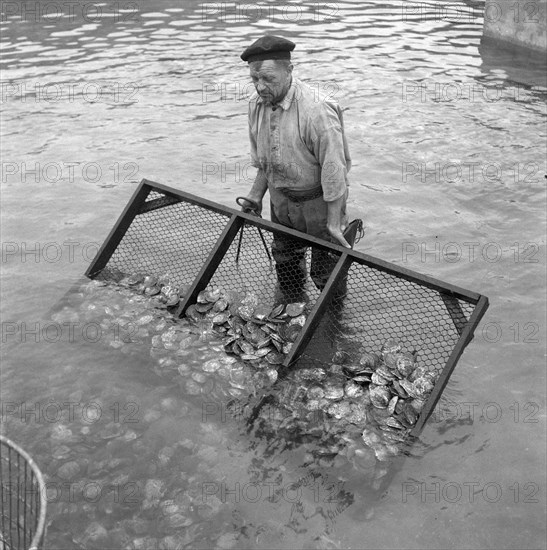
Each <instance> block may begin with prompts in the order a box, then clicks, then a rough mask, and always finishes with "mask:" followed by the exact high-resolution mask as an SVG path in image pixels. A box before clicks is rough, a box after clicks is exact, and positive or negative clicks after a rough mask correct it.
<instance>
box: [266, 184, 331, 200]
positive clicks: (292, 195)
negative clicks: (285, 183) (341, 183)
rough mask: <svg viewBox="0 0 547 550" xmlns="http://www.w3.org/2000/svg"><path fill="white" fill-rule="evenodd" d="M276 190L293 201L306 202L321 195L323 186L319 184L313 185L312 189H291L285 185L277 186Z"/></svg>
mask: <svg viewBox="0 0 547 550" xmlns="http://www.w3.org/2000/svg"><path fill="white" fill-rule="evenodd" d="M277 190H278V191H279V192H280V193H282V194H283V195H285V197H287V198H288V199H289V200H290V201H293V202H306V201H311V200H313V199H317V198H319V197H322V196H323V188H322V187H321V186H319V187H314V188H313V189H302V190H301V191H300V190H298V191H297V190H295V189H292V190H291V189H289V188H287V187H279V188H278V189H277Z"/></svg>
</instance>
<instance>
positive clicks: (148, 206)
mask: <svg viewBox="0 0 547 550" xmlns="http://www.w3.org/2000/svg"><path fill="white" fill-rule="evenodd" d="M179 202H181V199H177V198H175V197H168V196H165V197H160V198H159V199H153V200H151V201H148V202H145V203H144V204H143V205H142V206H141V209H140V210H139V211H138V215H139V216H140V215H141V214H146V213H147V212H152V210H157V209H158V208H164V207H165V206H171V205H172V204H178V203H179Z"/></svg>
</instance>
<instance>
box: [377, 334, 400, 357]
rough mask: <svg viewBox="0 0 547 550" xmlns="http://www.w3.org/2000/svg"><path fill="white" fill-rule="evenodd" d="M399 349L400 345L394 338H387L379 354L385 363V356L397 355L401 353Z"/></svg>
mask: <svg viewBox="0 0 547 550" xmlns="http://www.w3.org/2000/svg"><path fill="white" fill-rule="evenodd" d="M401 348H402V345H401V343H400V342H399V341H398V340H396V339H395V338H389V339H388V340H386V341H385V342H384V345H383V346H382V349H381V350H380V353H381V354H382V358H383V359H384V361H385V356H386V354H388V353H393V354H394V353H398V352H399V351H401Z"/></svg>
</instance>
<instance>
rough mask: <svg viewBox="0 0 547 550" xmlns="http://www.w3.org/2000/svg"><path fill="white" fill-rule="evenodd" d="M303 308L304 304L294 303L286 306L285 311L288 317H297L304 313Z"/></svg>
mask: <svg viewBox="0 0 547 550" xmlns="http://www.w3.org/2000/svg"><path fill="white" fill-rule="evenodd" d="M305 307H306V304H305V302H295V303H293V304H287V306H286V307H285V311H286V313H287V315H289V316H290V317H298V316H299V315H302V313H304V309H305Z"/></svg>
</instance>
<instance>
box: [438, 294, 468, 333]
mask: <svg viewBox="0 0 547 550" xmlns="http://www.w3.org/2000/svg"><path fill="white" fill-rule="evenodd" d="M439 294H440V295H441V298H442V300H443V302H444V305H445V306H446V309H447V311H448V313H449V314H450V317H451V318H452V322H453V323H454V326H455V327H456V330H457V331H458V334H459V335H460V336H461V335H462V332H463V331H464V329H465V327H466V325H467V322H468V321H467V317H466V316H465V313H464V312H463V310H462V307H461V306H460V303H459V302H458V299H457V298H455V297H454V296H451V295H449V294H445V293H444V292H439Z"/></svg>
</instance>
